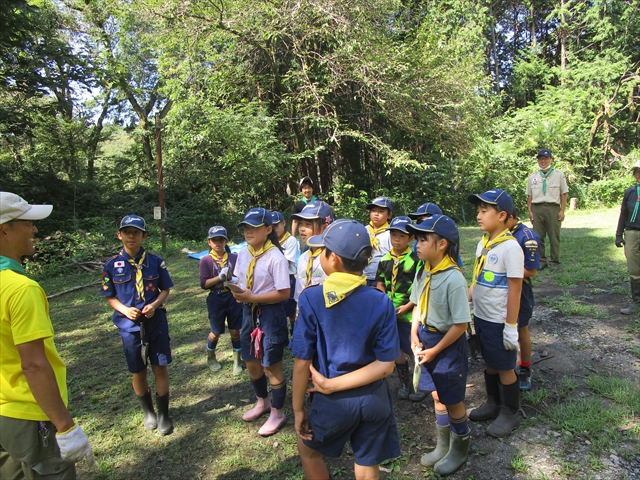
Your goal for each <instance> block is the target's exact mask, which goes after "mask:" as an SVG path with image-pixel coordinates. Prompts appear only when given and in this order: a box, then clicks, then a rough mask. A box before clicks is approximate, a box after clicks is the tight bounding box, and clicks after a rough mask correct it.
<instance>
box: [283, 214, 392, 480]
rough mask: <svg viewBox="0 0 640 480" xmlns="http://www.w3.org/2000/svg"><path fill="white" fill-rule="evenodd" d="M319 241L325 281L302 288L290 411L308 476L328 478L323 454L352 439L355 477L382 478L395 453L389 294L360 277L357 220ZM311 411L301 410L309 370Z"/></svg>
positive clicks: (362, 241) (363, 248) (361, 236)
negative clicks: (383, 468)
mask: <svg viewBox="0 0 640 480" xmlns="http://www.w3.org/2000/svg"><path fill="white" fill-rule="evenodd" d="M318 237H320V238H312V240H313V243H314V244H320V245H322V248H323V252H322V254H321V256H320V259H321V262H322V268H323V270H324V271H325V272H326V273H327V274H328V275H329V276H328V278H327V279H326V280H325V281H324V283H323V284H322V285H318V286H312V287H309V288H307V289H306V290H305V291H304V292H303V293H302V295H300V300H299V302H298V307H299V314H298V320H297V322H296V334H295V336H294V339H293V346H292V353H293V355H294V357H295V363H294V371H293V410H294V413H295V428H296V433H297V435H298V451H299V452H300V459H301V461H302V467H303V469H304V473H305V476H306V478H313V479H318V480H324V479H327V478H330V476H329V471H328V470H327V467H326V465H325V463H324V460H323V459H322V455H326V456H329V457H333V458H337V457H339V456H340V454H341V453H342V450H343V447H344V445H345V443H346V442H347V441H348V440H349V441H350V442H351V446H352V448H353V454H354V470H355V477H356V478H357V479H376V478H379V465H380V463H381V462H383V461H384V460H387V459H389V458H394V457H398V456H399V455H400V443H399V438H398V428H397V423H396V417H395V413H394V411H393V403H392V398H391V392H390V390H389V387H388V385H387V382H386V380H385V377H387V376H389V375H390V374H391V373H392V372H393V366H394V362H395V360H396V359H397V358H398V357H399V356H400V345H399V341H398V331H397V327H396V315H395V311H394V308H393V304H392V303H391V301H390V300H389V298H388V297H387V296H386V295H385V294H384V293H382V292H380V291H379V290H377V289H372V288H366V277H365V276H364V275H363V274H362V271H363V269H364V267H365V266H366V265H367V264H368V262H369V257H370V255H371V245H370V241H369V234H368V232H367V229H366V228H365V227H364V226H363V225H361V224H360V223H358V222H356V221H355V220H339V221H337V222H335V223H333V224H331V225H330V226H329V227H328V228H327V230H326V231H325V233H324V234H323V235H318ZM310 374H311V375H312V378H313V383H314V388H313V389H312V391H314V392H315V393H314V395H313V400H312V408H311V412H310V413H309V412H307V411H306V410H305V408H304V399H305V392H306V391H307V386H308V380H309V375H310Z"/></svg>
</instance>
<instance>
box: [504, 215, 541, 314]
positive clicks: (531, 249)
mask: <svg viewBox="0 0 640 480" xmlns="http://www.w3.org/2000/svg"><path fill="white" fill-rule="evenodd" d="M511 234H512V235H513V236H514V237H516V240H517V241H518V244H520V248H522V253H523V254H524V268H525V269H527V270H540V250H538V246H539V244H540V237H538V234H537V233H536V232H534V231H533V230H531V229H530V228H529V227H527V226H526V225H524V224H523V223H519V224H517V225H516V226H515V228H514V229H513V230H511ZM521 298H522V299H523V300H526V301H520V311H521V312H522V311H523V309H524V308H527V309H530V310H531V309H533V287H532V286H531V280H529V279H528V278H525V279H524V280H523V282H522V295H521ZM526 313H528V314H529V315H530V314H531V312H529V311H528V312H526Z"/></svg>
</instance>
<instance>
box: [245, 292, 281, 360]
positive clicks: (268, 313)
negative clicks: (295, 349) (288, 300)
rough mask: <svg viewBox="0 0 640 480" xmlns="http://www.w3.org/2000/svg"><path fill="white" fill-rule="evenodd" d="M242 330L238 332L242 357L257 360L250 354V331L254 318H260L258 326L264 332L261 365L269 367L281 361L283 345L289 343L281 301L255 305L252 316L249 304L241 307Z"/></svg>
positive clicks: (253, 325)
mask: <svg viewBox="0 0 640 480" xmlns="http://www.w3.org/2000/svg"><path fill="white" fill-rule="evenodd" d="M242 314H243V315H242V331H241V332H240V345H241V347H242V359H243V360H244V361H247V360H257V358H256V357H255V356H254V355H253V354H251V332H253V329H254V328H255V327H256V323H255V318H256V317H257V318H259V319H260V328H261V329H262V331H263V332H264V335H263V337H262V348H263V350H264V354H263V356H262V359H261V364H262V366H263V367H270V366H271V365H275V364H276V363H279V362H281V361H282V354H283V352H284V347H285V346H286V345H287V344H288V343H289V335H288V334H289V328H288V320H287V316H286V315H285V313H284V308H283V307H282V303H274V304H271V305H258V306H256V308H255V310H254V312H253V317H252V314H251V305H247V304H244V305H243V307H242Z"/></svg>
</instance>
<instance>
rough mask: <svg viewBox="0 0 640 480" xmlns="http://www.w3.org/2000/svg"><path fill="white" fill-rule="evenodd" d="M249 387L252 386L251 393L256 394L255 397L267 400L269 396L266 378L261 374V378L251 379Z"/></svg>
mask: <svg viewBox="0 0 640 480" xmlns="http://www.w3.org/2000/svg"><path fill="white" fill-rule="evenodd" d="M251 385H252V386H253V391H254V392H256V396H257V397H259V398H267V397H268V396H269V392H268V391H267V376H266V375H265V374H262V376H261V377H260V378H259V379H257V380H254V379H253V378H252V379H251Z"/></svg>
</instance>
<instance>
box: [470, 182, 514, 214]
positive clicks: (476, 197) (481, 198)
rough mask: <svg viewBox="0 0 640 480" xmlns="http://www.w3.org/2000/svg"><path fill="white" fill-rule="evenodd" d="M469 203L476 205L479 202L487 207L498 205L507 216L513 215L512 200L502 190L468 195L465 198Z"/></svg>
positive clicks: (497, 189) (496, 189)
mask: <svg viewBox="0 0 640 480" xmlns="http://www.w3.org/2000/svg"><path fill="white" fill-rule="evenodd" d="M467 200H469V202H470V203H473V204H474V205H478V203H480V202H484V203H488V204H489V205H498V206H499V207H500V208H501V209H503V210H504V211H505V212H507V214H508V215H513V198H511V195H509V194H508V193H507V192H505V191H504V190H500V189H499V188H495V189H493V190H487V191H486V192H484V193H478V194H473V195H469V196H468V197H467Z"/></svg>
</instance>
